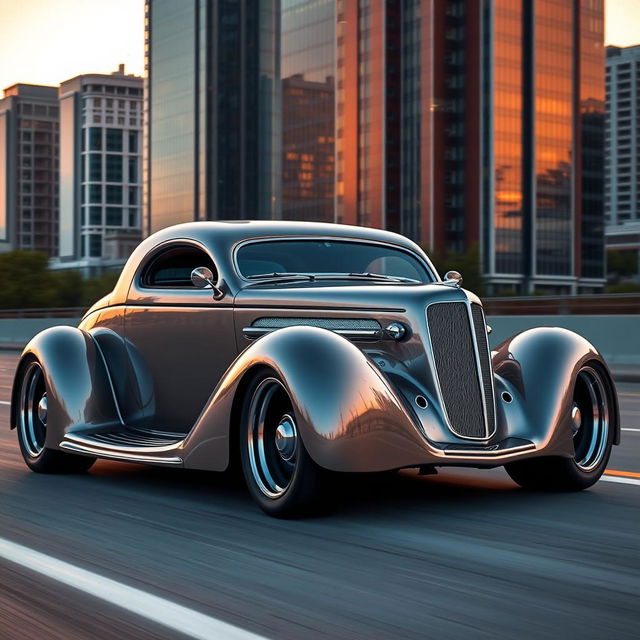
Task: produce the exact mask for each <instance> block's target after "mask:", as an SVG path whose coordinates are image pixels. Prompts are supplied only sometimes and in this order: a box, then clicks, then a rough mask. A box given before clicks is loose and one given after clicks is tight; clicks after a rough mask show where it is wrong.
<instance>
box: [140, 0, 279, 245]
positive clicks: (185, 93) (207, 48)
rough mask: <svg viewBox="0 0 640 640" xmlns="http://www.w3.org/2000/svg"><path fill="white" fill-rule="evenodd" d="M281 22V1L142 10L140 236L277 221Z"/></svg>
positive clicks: (202, 0)
mask: <svg viewBox="0 0 640 640" xmlns="http://www.w3.org/2000/svg"><path fill="white" fill-rule="evenodd" d="M279 19H280V2H279V0H239V1H236V0H215V1H214V0H185V1H184V2H174V1H173V0H147V2H146V38H145V47H146V67H147V74H148V78H147V87H146V90H147V91H146V96H147V98H146V109H147V122H148V127H147V131H146V137H145V150H146V153H145V157H146V160H147V162H146V166H145V212H146V221H145V222H146V229H147V231H149V232H153V231H156V230H158V229H160V228H162V227H166V226H168V225H170V224H176V223H178V222H188V221H192V220H224V219H254V218H278V217H280V216H281V197H280V189H281V148H280V144H281V135H280V108H281V107H280V49H279V46H280V38H279V37H278V36H279Z"/></svg>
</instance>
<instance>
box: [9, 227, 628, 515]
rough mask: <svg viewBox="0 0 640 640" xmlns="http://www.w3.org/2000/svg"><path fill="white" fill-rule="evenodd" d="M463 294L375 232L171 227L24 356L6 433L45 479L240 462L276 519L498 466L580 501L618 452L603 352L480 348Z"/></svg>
mask: <svg viewBox="0 0 640 640" xmlns="http://www.w3.org/2000/svg"><path fill="white" fill-rule="evenodd" d="M460 282H461V276H460V274H459V273H457V272H449V273H448V274H447V275H446V276H445V279H444V280H442V279H441V278H440V277H439V276H438V274H437V272H436V270H435V269H434V267H433V265H432V264H431V262H430V261H429V259H428V258H427V256H426V255H425V254H424V252H423V251H422V250H421V249H420V248H419V247H418V246H417V245H416V244H414V243H413V242H411V241H409V240H407V239H406V238H404V237H402V236H400V235H396V234H394V233H389V232H386V231H380V230H375V229H364V228H359V227H350V226H344V225H333V224H315V223H295V222H196V223H190V224H183V225H177V226H174V227H170V228H167V229H164V230H162V231H160V232H158V233H156V234H154V235H152V236H150V237H149V238H147V239H146V240H144V241H143V242H142V243H141V244H140V245H139V246H138V248H137V249H136V250H135V252H134V253H133V255H132V256H131V258H130V259H129V261H128V262H127V264H126V266H125V267H124V270H123V271H122V274H121V276H120V279H119V280H118V282H117V284H116V286H115V288H114V290H113V291H112V292H111V293H110V294H109V295H107V296H105V297H104V298H102V299H101V300H99V301H98V302H97V303H96V304H94V305H93V307H91V309H89V311H87V313H86V314H85V316H84V317H83V318H82V321H81V322H80V325H79V326H78V327H77V328H73V327H62V326H61V327H54V328H51V329H47V330H45V331H43V332H42V333H40V334H38V335H37V336H36V337H35V338H33V340H31V342H30V343H29V344H28V345H27V347H26V348H25V350H24V352H23V354H22V358H21V360H20V362H19V365H18V368H17V372H16V377H15V382H14V386H13V395H12V404H11V426H12V427H14V428H16V429H17V433H18V440H19V444H20V449H21V451H22V454H23V456H24V459H25V461H26V463H27V465H28V466H29V467H30V468H31V469H32V470H34V471H39V472H47V473H48V472H70V471H84V470H86V469H88V468H89V467H90V466H91V464H92V463H93V462H94V461H95V459H96V458H107V459H111V460H123V461H129V462H142V463H148V464H154V465H173V466H177V467H184V468H188V469H207V470H214V471H224V470H226V469H227V468H229V467H230V466H233V464H234V462H236V461H238V465H239V466H240V467H241V468H242V471H243V475H244V478H245V480H246V484H247V486H248V489H249V491H250V493H251V495H252V496H253V498H254V499H255V500H256V501H257V502H258V503H259V505H260V506H261V507H262V508H263V509H264V510H265V511H266V512H267V513H269V514H271V515H275V516H293V515H298V514H301V513H304V512H308V511H309V510H310V509H311V508H312V507H313V506H314V505H317V503H318V500H319V497H320V496H321V495H323V488H324V487H326V484H327V482H328V478H329V477H330V476H331V475H333V477H335V474H332V473H331V472H369V473H371V472H383V471H391V470H395V469H402V468H411V467H418V468H420V469H421V471H422V472H424V473H428V472H433V471H434V470H435V468H436V467H439V466H445V465H457V466H470V467H482V468H490V467H497V466H502V465H504V467H505V468H506V470H507V472H508V473H509V475H510V476H511V477H512V478H513V479H514V480H515V481H516V482H517V483H518V484H519V485H521V486H522V487H525V488H529V489H545V490H563V491H572V490H579V489H584V488H586V487H589V486H590V485H592V484H593V483H594V482H596V481H597V480H598V479H599V478H600V476H601V475H602V473H603V471H604V469H605V466H606V465H607V461H608V459H609V455H610V452H611V447H612V445H613V444H617V443H618V442H619V438H620V427H619V412H618V406H617V399H616V394H615V390H614V385H613V382H612V380H611V376H610V373H609V370H608V369H607V365H606V364H605V362H604V361H603V359H602V357H601V355H600V354H599V353H598V351H597V350H596V349H595V348H594V347H593V346H592V345H591V344H589V342H587V341H586V340H585V339H584V338H582V337H580V336H579V335H576V334H575V333H571V332H570V331H566V330H564V329H559V328H537V329H531V330H528V331H524V332H523V333H520V334H518V335H515V336H513V337H512V338H510V339H508V340H506V341H505V342H503V343H502V344H500V345H499V346H498V347H497V348H496V349H495V350H494V351H490V348H489V344H488V340H487V330H488V327H487V325H486V324H485V318H484V313H483V309H482V304H481V302H480V300H479V299H478V298H477V297H476V296H475V295H474V294H473V293H470V292H469V291H465V290H464V289H462V288H461V287H460ZM329 493H330V492H329ZM325 494H326V492H325Z"/></svg>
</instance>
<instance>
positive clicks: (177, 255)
mask: <svg viewBox="0 0 640 640" xmlns="http://www.w3.org/2000/svg"><path fill="white" fill-rule="evenodd" d="M196 267H209V269H211V271H212V272H213V277H214V280H216V279H217V278H218V273H217V270H216V267H215V265H214V264H213V261H212V260H211V258H210V257H209V256H208V255H207V253H205V252H204V251H203V250H202V249H199V248H198V247H192V246H190V245H180V246H174V247H171V248H170V249H166V250H165V251H162V252H161V253H159V254H157V255H155V256H153V257H152V258H151V259H150V260H149V262H148V264H147V265H146V266H145V267H144V269H143V271H142V277H141V284H142V286H143V287H150V288H154V289H155V288H159V287H170V288H172V289H175V288H180V289H183V288H184V289H194V290H195V287H194V286H193V284H192V283H191V272H192V271H193V270H194V269H195V268H196Z"/></svg>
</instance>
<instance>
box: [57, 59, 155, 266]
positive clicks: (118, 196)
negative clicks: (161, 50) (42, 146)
mask: <svg viewBox="0 0 640 640" xmlns="http://www.w3.org/2000/svg"><path fill="white" fill-rule="evenodd" d="M142 85H143V81H142V78H140V77H137V76H134V75H127V74H126V73H125V70H124V65H120V68H119V70H118V71H116V72H114V73H112V74H110V75H104V74H89V75H82V76H77V77H75V78H71V79H70V80H67V81H66V82H63V83H62V84H61V85H60V88H59V99H60V216H59V219H60V226H59V228H60V233H59V237H60V243H59V244H60V247H59V251H58V255H59V258H58V260H57V263H56V266H57V267H60V268H62V267H68V268H76V269H81V270H83V271H84V272H85V273H88V274H91V273H93V272H94V271H100V270H102V269H103V268H105V267H109V266H117V265H118V264H121V263H122V262H123V261H124V260H125V259H126V258H127V257H128V255H129V253H130V252H131V250H132V247H133V246H135V244H136V243H137V242H139V240H140V238H141V198H142V110H143V105H142V103H143V99H142Z"/></svg>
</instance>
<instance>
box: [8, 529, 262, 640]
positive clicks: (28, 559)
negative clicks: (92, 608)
mask: <svg viewBox="0 0 640 640" xmlns="http://www.w3.org/2000/svg"><path fill="white" fill-rule="evenodd" d="M0 557H1V558H4V559H5V560H8V561H9V562H13V563H15V564H18V565H20V566H22V567H26V568H27V569H30V570H31V571H36V572H37V573H40V574H42V575H44V576H46V577H48V578H51V579H53V580H57V581H58V582H61V583H63V584H66V585H68V586H70V587H73V588H74V589H79V590H80V591H83V592H84V593H88V594H90V595H92V596H94V597H96V598H99V599H100V600H104V601H105V602H108V603H110V604H114V605H116V606H117V607H121V608H122V609H126V610H127V611H130V612H131V613H135V614H136V615H139V616H141V617H143V618H147V619H148V620H151V621H152V622H155V623H158V624H161V625H163V626H165V627H169V628H170V629H173V630H175V631H177V632H179V633H181V634H183V635H185V636H189V637H191V638H198V640H211V638H229V639H231V640H264V638H263V637H262V636H258V635H256V634H254V633H250V632H249V631H245V630H244V629H241V628H239V627H235V626H233V625H231V624H228V623H227V622H222V620H218V619H216V618H212V617H210V616H207V615H205V614H203V613H198V612H197V611H194V610H193V609H189V608H187V607H183V606H181V605H179V604H175V603H174V602H171V601H170V600H165V599H164V598H160V597H158V596H154V595H151V594H150V593H146V592H144V591H141V590H140V589H135V588H134V587H129V586H127V585H125V584H121V583H120V582H116V581H115V580H111V579H110V578H105V577H104V576H101V575H98V574H97V573H92V572H91V571H87V570H85V569H81V568H80V567H76V566H75V565H72V564H69V563H68V562H64V561H62V560H57V559H56V558H52V557H51V556H48V555H46V554H44V553H40V552H39V551H34V550H33V549H29V548H28V547H23V546H22V545H20V544H16V543H15V542H11V541H10V540H6V539H5V538H0Z"/></svg>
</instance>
